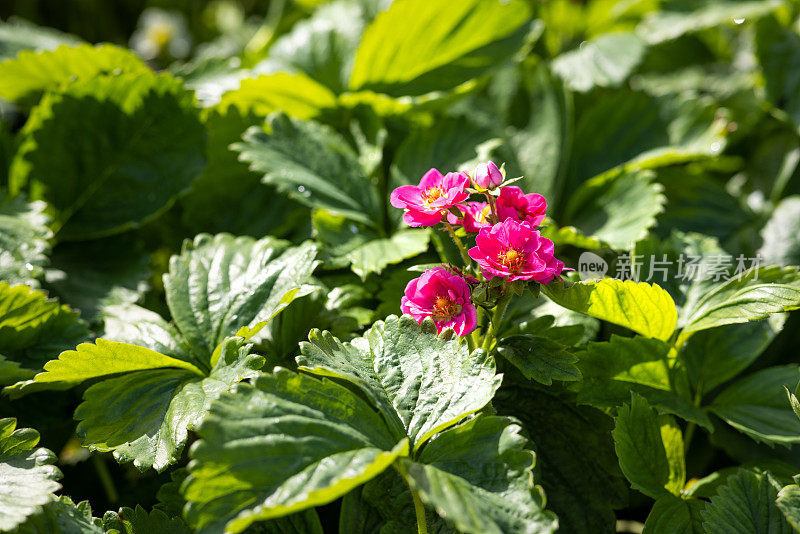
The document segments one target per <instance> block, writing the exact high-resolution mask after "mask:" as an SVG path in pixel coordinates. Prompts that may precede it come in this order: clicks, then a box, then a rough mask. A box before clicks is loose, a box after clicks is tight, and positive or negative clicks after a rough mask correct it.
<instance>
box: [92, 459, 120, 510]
mask: <svg viewBox="0 0 800 534" xmlns="http://www.w3.org/2000/svg"><path fill="white" fill-rule="evenodd" d="M92 463H93V464H94V468H95V470H96V471H97V476H98V478H100V483H101V484H102V485H103V489H104V490H105V492H106V497H108V502H109V503H111V504H114V503H116V502H117V501H118V500H119V493H117V488H116V487H115V486H114V480H113V479H112V478H111V473H110V472H109V471H108V466H106V462H105V460H104V459H103V458H102V457H101V456H100V455H98V454H92Z"/></svg>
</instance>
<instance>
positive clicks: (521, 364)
mask: <svg viewBox="0 0 800 534" xmlns="http://www.w3.org/2000/svg"><path fill="white" fill-rule="evenodd" d="M498 352H499V353H500V355H501V356H502V357H503V358H505V359H506V360H508V361H509V362H510V363H512V364H513V365H514V366H515V367H516V368H517V369H519V370H520V371H521V372H522V374H523V375H525V378H528V379H533V380H536V381H537V382H541V383H542V384H544V385H546V386H549V385H551V384H552V383H553V380H563V381H570V382H571V381H576V380H581V378H582V377H581V372H580V370H578V367H577V366H576V365H575V362H577V361H578V358H577V357H576V356H575V355H574V354H572V353H571V352H569V351H568V350H567V349H566V347H564V345H562V344H561V343H558V342H556V341H553V340H551V339H548V338H546V337H541V336H531V335H522V336H511V337H507V338H504V339H502V340H501V341H500V346H499V349H498Z"/></svg>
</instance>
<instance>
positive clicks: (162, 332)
mask: <svg viewBox="0 0 800 534" xmlns="http://www.w3.org/2000/svg"><path fill="white" fill-rule="evenodd" d="M103 320H104V323H105V324H104V326H105V333H104V334H103V337H104V338H106V339H108V340H109V341H118V342H120V343H128V344H130V345H138V346H139V347H144V348H146V349H150V350H152V351H154V352H158V353H160V354H163V355H164V356H169V357H170V358H175V359H176V360H183V361H184V362H187V363H190V364H194V363H196V362H195V360H194V357H193V356H192V350H191V347H190V346H189V344H188V343H187V342H186V340H184V339H183V337H182V336H181V333H180V332H179V331H178V329H177V328H175V326H173V325H172V324H170V323H168V322H167V321H165V320H164V319H163V318H162V317H161V316H160V315H159V314H157V313H156V312H154V311H151V310H148V309H146V308H142V307H139V306H136V305H134V304H119V305H114V306H108V307H107V308H106V309H105V310H103Z"/></svg>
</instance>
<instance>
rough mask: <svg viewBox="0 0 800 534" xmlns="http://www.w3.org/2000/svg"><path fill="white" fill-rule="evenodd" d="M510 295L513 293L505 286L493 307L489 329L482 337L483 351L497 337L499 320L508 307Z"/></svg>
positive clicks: (489, 346) (490, 345)
mask: <svg viewBox="0 0 800 534" xmlns="http://www.w3.org/2000/svg"><path fill="white" fill-rule="evenodd" d="M511 295H513V293H512V292H511V291H510V290H509V289H508V288H506V292H505V294H503V296H502V297H500V302H498V303H497V306H495V308H494V314H493V315H492V323H491V324H490V325H489V331H488V332H487V333H486V337H485V338H483V345H481V348H482V349H483V350H485V351H487V352H488V351H489V349H490V348H491V347H492V343H493V342H494V341H495V339H496V338H497V331H498V329H499V328H500V321H502V320H503V314H505V313H506V308H508V303H509V302H511Z"/></svg>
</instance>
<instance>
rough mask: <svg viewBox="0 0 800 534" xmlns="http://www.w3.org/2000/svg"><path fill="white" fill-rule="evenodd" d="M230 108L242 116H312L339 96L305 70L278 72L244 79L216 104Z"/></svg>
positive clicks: (334, 105)
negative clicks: (282, 114)
mask: <svg viewBox="0 0 800 534" xmlns="http://www.w3.org/2000/svg"><path fill="white" fill-rule="evenodd" d="M230 107H234V108H236V109H237V110H239V112H240V113H242V114H243V115H244V114H253V115H255V116H257V117H266V116H267V115H269V114H270V113H273V112H275V111H282V112H284V113H286V114H287V115H290V116H292V117H297V118H298V119H313V118H314V117H316V116H318V115H319V114H320V112H321V111H322V110H325V109H329V108H334V107H336V95H334V94H333V93H332V92H331V91H330V89H328V88H327V87H325V86H324V85H320V84H319V83H317V82H315V81H314V80H312V79H311V78H309V77H308V76H306V75H305V74H303V73H300V72H298V73H295V74H287V73H285V72H278V73H275V74H262V75H261V76H258V77H256V78H248V79H244V80H242V83H241V85H240V87H239V88H238V89H234V90H233V91H228V92H227V93H225V94H224V95H222V99H221V100H220V102H219V104H218V105H217V109H220V110H225V109H228V108H230ZM241 133H242V132H239V134H241Z"/></svg>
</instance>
